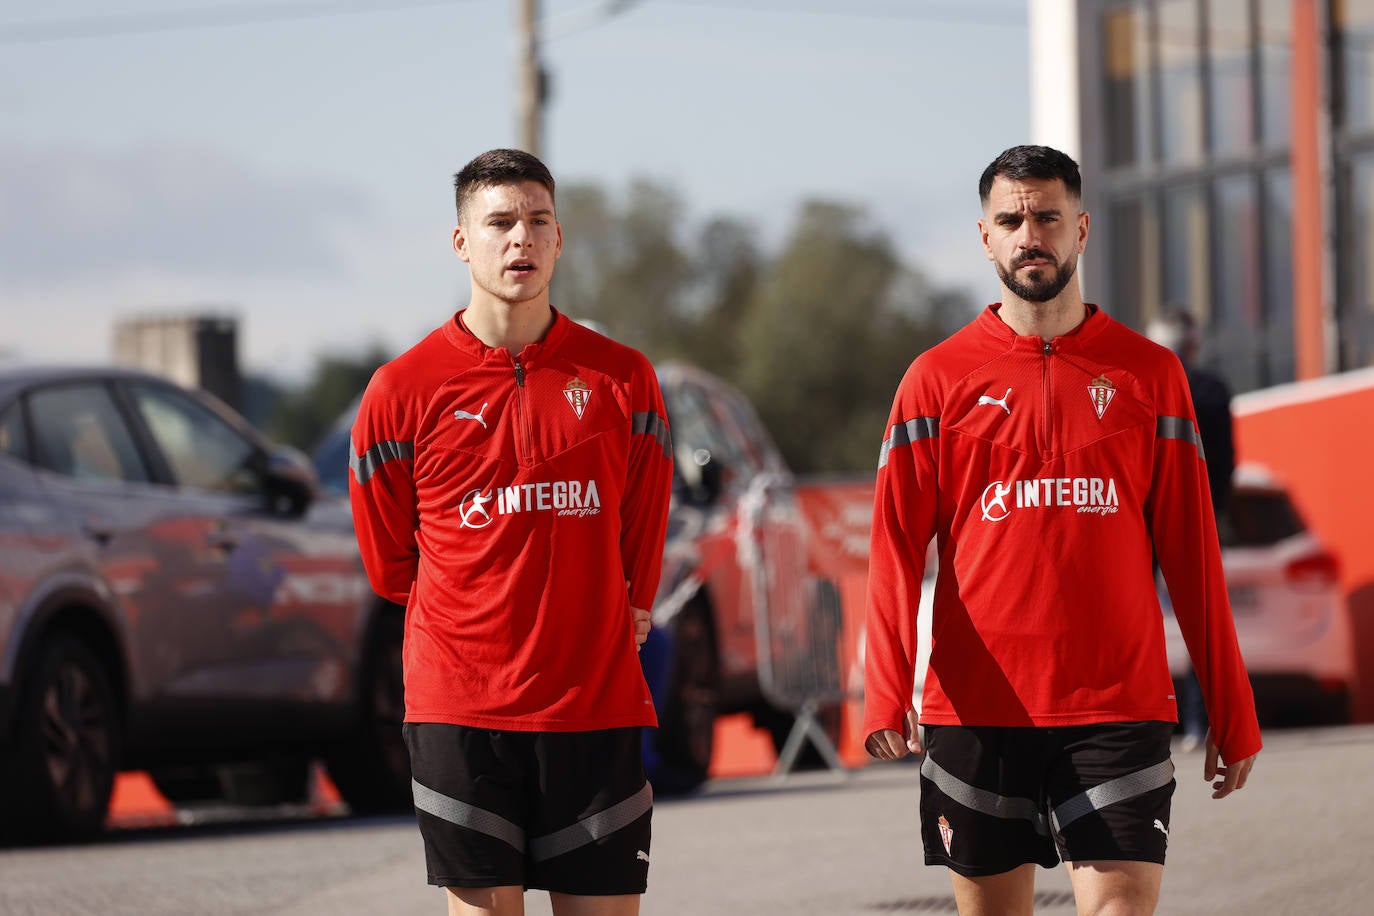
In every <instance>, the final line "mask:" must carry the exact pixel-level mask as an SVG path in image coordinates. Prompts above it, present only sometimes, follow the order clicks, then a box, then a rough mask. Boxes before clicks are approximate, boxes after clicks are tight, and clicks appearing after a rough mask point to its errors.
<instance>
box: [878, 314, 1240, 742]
mask: <svg viewBox="0 0 1374 916" xmlns="http://www.w3.org/2000/svg"><path fill="white" fill-rule="evenodd" d="M997 308H998V306H996V305H994V306H991V307H990V308H988V309H987V310H986V311H984V312H983V313H982V314H981V315H980V316H979V317H978V318H977V319H975V320H974V321H973V322H971V323H970V324H969V325H967V326H966V327H964V328H963V329H962V330H960V331H959V332H958V333H956V334H954V335H953V336H952V337H950V338H949V339H948V340H946V341H945V342H943V343H941V344H940V345H938V346H936V347H934V348H932V349H931V350H929V351H927V352H926V353H924V354H922V355H921V356H920V357H918V358H917V359H916V361H915V362H913V363H912V365H911V368H910V369H909V370H908V371H907V373H906V376H905V377H904V378H903V379H902V382H901V385H900V386H899V387H898V389H897V395H896V400H895V402H894V403H893V406H892V414H891V418H890V420H889V427H888V430H889V431H888V438H887V439H886V440H885V441H884V442H883V446H882V453H881V457H880V459H879V466H878V477H877V488H876V493H875V497H874V499H875V505H874V517H873V540H872V556H871V561H870V573H869V607H868V627H867V650H866V651H867V661H866V675H865V693H866V701H865V712H864V731H863V733H864V734H865V735H870V734H872V733H873V732H875V731H877V730H879V729H883V728H891V729H895V730H897V731H901V730H902V719H903V715H904V713H905V711H906V710H907V709H909V708H910V707H911V705H912V697H911V691H912V684H913V682H914V674H915V671H914V666H915V661H914V660H915V655H916V612H917V607H918V605H919V601H920V595H921V578H922V573H923V570H924V567H925V556H926V546H927V545H928V544H929V542H930V539H931V538H932V537H935V538H936V539H937V541H936V546H937V549H938V552H939V573H938V576H937V578H936V584H935V596H934V601H933V608H934V610H933V614H934V617H933V620H932V628H931V635H932V645H931V656H930V670H929V674H928V675H927V677H926V680H925V688H924V694H923V696H922V700H921V721H922V722H925V723H930V724H936V725H942V724H965V725H990V726H1056V725H1078V724H1088V723H1099V722H1130V721H1146V720H1162V721H1177V708H1176V704H1175V701H1174V695H1173V694H1174V691H1173V683H1172V680H1171V678H1170V675H1169V667H1168V661H1167V659H1166V657H1165V650H1164V622H1163V616H1162V612H1161V610H1160V606H1159V600H1158V596H1157V594H1156V592H1155V583H1154V576H1153V567H1152V562H1151V551H1152V549H1153V551H1154V553H1155V554H1156V555H1157V556H1158V559H1159V566H1160V569H1161V570H1162V571H1163V573H1164V576H1165V579H1166V581H1167V582H1168V583H1169V593H1170V595H1171V596H1172V597H1173V604H1174V612H1175V614H1176V616H1177V618H1178V622H1179V625H1180V627H1181V629H1182V631H1183V636H1184V639H1185V641H1186V642H1187V645H1188V650H1189V653H1190V655H1191V656H1192V659H1193V665H1194V667H1195V668H1196V670H1197V674H1198V679H1199V681H1200V682H1201V684H1202V689H1203V695H1204V697H1205V698H1206V702H1207V709H1208V712H1209V714H1210V716H1211V721H1212V733H1213V736H1214V738H1215V739H1216V741H1217V744H1218V746H1219V747H1220V749H1221V752H1222V755H1223V757H1224V759H1225V760H1228V761H1235V760H1240V759H1242V758H1244V757H1248V756H1250V755H1251V754H1254V753H1256V752H1257V751H1258V750H1259V749H1260V733H1259V725H1258V722H1257V720H1256V718H1255V706H1254V696H1253V694H1252V692H1251V689H1250V683H1249V680H1248V678H1247V676H1246V672H1245V666H1244V663H1243V662H1242V660H1241V656H1240V651H1239V648H1238V647H1237V644H1236V633H1235V626H1234V624H1233V622H1232V620H1231V608H1230V601H1229V599H1228V597H1227V594H1226V582H1225V580H1224V578H1223V576H1222V567H1221V551H1220V548H1219V547H1218V544H1217V533H1216V522H1215V519H1214V517H1213V515H1212V511H1211V505H1210V502H1209V496H1208V488H1207V471H1206V466H1205V464H1204V462H1203V456H1202V447H1201V440H1200V439H1199V437H1198V433H1197V424H1196V421H1195V419H1194V416H1193V406H1192V401H1191V399H1190V397H1189V394H1188V382H1187V378H1186V376H1185V375H1184V372H1183V367H1182V366H1181V365H1180V364H1179V361H1178V359H1177V357H1175V356H1174V355H1173V353H1171V352H1170V351H1168V350H1166V349H1164V348H1162V347H1159V346H1156V345H1155V344H1153V343H1151V342H1150V341H1148V340H1147V339H1145V338H1144V337H1142V336H1141V335H1139V334H1136V333H1135V332H1134V331H1132V330H1130V329H1129V328H1127V327H1126V326H1125V325H1122V324H1120V323H1119V322H1116V321H1114V320H1112V319H1111V318H1110V317H1108V316H1107V315H1106V314H1105V313H1103V312H1101V311H1099V310H1098V309H1097V307H1096V306H1092V305H1090V306H1088V316H1087V319H1086V320H1085V321H1084V322H1083V323H1082V324H1081V325H1079V327H1078V328H1076V329H1075V330H1074V331H1073V332H1072V333H1070V334H1066V335H1064V336H1063V337H1056V338H1055V339H1054V340H1053V341H1050V342H1049V343H1046V342H1044V341H1043V340H1041V339H1040V338H1039V337H1035V336H1030V337H1021V336H1018V335H1017V334H1016V333H1015V332H1014V331H1012V329H1011V328H1009V327H1008V326H1007V325H1006V324H1004V323H1003V322H1002V320H1001V319H1000V318H999V317H998V316H997Z"/></svg>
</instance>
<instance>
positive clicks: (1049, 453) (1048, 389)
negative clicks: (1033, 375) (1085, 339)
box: [1040, 340, 1054, 460]
mask: <svg viewBox="0 0 1374 916" xmlns="http://www.w3.org/2000/svg"><path fill="white" fill-rule="evenodd" d="M1041 343H1042V345H1041V348H1040V352H1041V353H1042V354H1044V358H1043V359H1042V360H1041V366H1040V372H1041V377H1040V396H1041V405H1042V411H1041V416H1042V418H1043V419H1042V421H1041V428H1040V457H1041V458H1042V459H1046V460H1047V459H1049V458H1051V457H1053V455H1054V429H1053V426H1052V425H1051V422H1050V420H1051V418H1052V416H1053V414H1054V411H1053V407H1052V405H1051V403H1050V401H1051V398H1052V396H1053V390H1052V386H1051V385H1050V357H1051V356H1053V355H1054V345H1053V344H1051V343H1050V342H1049V341H1048V340H1046V341H1042V342H1041Z"/></svg>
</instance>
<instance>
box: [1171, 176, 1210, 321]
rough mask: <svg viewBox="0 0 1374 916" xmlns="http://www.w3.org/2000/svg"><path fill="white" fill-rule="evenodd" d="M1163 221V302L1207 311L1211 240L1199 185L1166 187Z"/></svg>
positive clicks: (1204, 203) (1200, 311)
mask: <svg viewBox="0 0 1374 916" xmlns="http://www.w3.org/2000/svg"><path fill="white" fill-rule="evenodd" d="M1162 223H1163V226H1162V233H1161V234H1162V236H1163V237H1162V239H1161V248H1162V253H1163V257H1162V258H1161V264H1160V267H1161V271H1160V273H1161V279H1162V281H1163V290H1162V292H1163V298H1164V302H1163V304H1164V305H1167V306H1175V307H1180V308H1187V309H1189V310H1190V311H1192V312H1194V313H1195V314H1199V315H1202V316H1204V317H1205V316H1208V315H1210V312H1211V295H1210V293H1209V291H1208V288H1207V274H1208V266H1209V265H1208V262H1209V255H1208V251H1209V249H1210V243H1209V235H1208V232H1207V198H1206V195H1205V194H1204V193H1203V190H1202V187H1201V186H1199V185H1183V186H1179V187H1172V188H1168V189H1167V190H1165V192H1164V212H1163V220H1162ZM1205 324H1206V321H1204V325H1205Z"/></svg>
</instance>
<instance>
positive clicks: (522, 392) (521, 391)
mask: <svg viewBox="0 0 1374 916" xmlns="http://www.w3.org/2000/svg"><path fill="white" fill-rule="evenodd" d="M511 364H512V365H514V366H515V411H516V413H517V414H518V417H517V421H516V429H517V434H516V443H515V459H516V462H517V463H518V464H520V465H521V466H522V467H531V466H533V464H534V445H533V442H534V439H533V437H532V435H531V434H530V408H529V395H528V394H527V392H526V389H525V364H524V363H522V362H520V357H518V356H515V355H512V356H511Z"/></svg>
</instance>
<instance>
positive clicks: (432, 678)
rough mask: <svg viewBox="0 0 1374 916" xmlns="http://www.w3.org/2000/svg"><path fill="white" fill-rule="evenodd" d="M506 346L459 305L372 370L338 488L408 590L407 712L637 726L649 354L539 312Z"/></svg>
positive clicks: (648, 598) (391, 583)
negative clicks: (544, 325)
mask: <svg viewBox="0 0 1374 916" xmlns="http://www.w3.org/2000/svg"><path fill="white" fill-rule="evenodd" d="M554 314H555V320H554V323H553V326H552V327H551V328H550V329H549V331H548V333H547V334H546V335H545V336H544V338H543V339H542V340H540V341H539V342H537V343H533V344H530V345H529V346H527V347H525V348H523V349H522V350H521V351H520V352H519V353H518V354H512V353H511V352H510V351H509V350H507V349H505V348H492V347H488V346H486V345H485V344H483V343H482V342H481V341H480V340H478V339H477V338H476V337H474V336H473V335H472V334H471V333H470V332H468V331H467V329H466V328H465V327H464V326H463V324H462V316H461V313H460V314H459V315H458V316H456V317H455V319H454V320H453V321H450V322H448V323H447V324H445V325H443V326H442V327H440V328H439V329H437V330H436V331H434V332H433V333H431V334H430V335H429V336H427V337H426V338H425V339H424V340H422V341H421V342H420V343H419V344H417V345H416V346H415V347H413V348H412V349H410V350H409V351H407V352H406V353H404V354H402V355H401V356H399V357H397V358H396V359H394V360H392V361H391V362H390V363H387V364H386V365H385V366H383V367H382V368H380V369H379V370H377V374H376V375H375V376H373V378H372V381H371V382H370V383H369V384H368V386H367V391H366V392H365V393H364V395H363V399H362V404H361V407H360V408H359V411H358V418H357V421H356V422H355V423H354V426H353V434H352V440H353V454H352V456H351V461H350V464H351V465H352V469H353V475H352V477H351V479H350V483H349V489H350V495H351V497H352V503H353V519H354V525H355V527H356V529H357V534H358V543H359V546H360V547H361V548H362V556H363V563H364V565H365V566H366V568H367V573H368V578H369V579H370V581H371V582H372V587H373V589H374V590H376V592H377V593H378V594H379V595H381V596H383V597H384V598H387V599H388V600H390V601H394V602H396V603H398V604H404V605H406V625H405V644H404V645H405V648H404V670H405V701H406V721H407V722H446V723H450V724H455V725H466V726H471V727H477V728H496V729H511V730H519V731H590V730H595V729H603V728H621V727H627V726H640V725H655V724H657V723H656V719H655V717H654V707H653V701H652V700H651V698H650V695H649V689H648V687H647V685H646V684H645V682H644V676H643V673H642V671H641V669H640V666H639V657H638V654H637V652H636V650H635V643H634V630H633V626H632V622H631V616H630V605H631V604H633V605H634V606H636V607H640V608H649V607H652V605H653V601H654V595H655V593H656V591H657V589H658V578H659V566H660V564H661V562H662V558H663V541H664V534H665V531H666V529H667V519H668V500H669V491H670V487H671V483H672V446H671V443H670V438H669V431H668V422H667V419H666V416H667V413H666V411H665V409H664V406H663V396H662V393H661V392H660V391H659V387H658V379H657V376H656V375H655V373H654V369H653V366H652V365H650V363H649V361H648V360H647V359H646V358H645V357H644V356H643V355H642V354H640V353H639V352H638V351H636V350H633V349H631V348H629V347H626V346H624V345H622V344H619V343H616V342H615V341H613V340H609V339H607V338H605V337H603V336H601V335H600V334H597V333H595V332H594V331H591V330H589V329H587V328H585V327H582V326H581V325H579V324H576V323H575V322H573V321H570V320H569V319H568V318H566V317H565V316H563V315H561V314H558V313H557V312H556V311H555V313H554Z"/></svg>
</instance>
